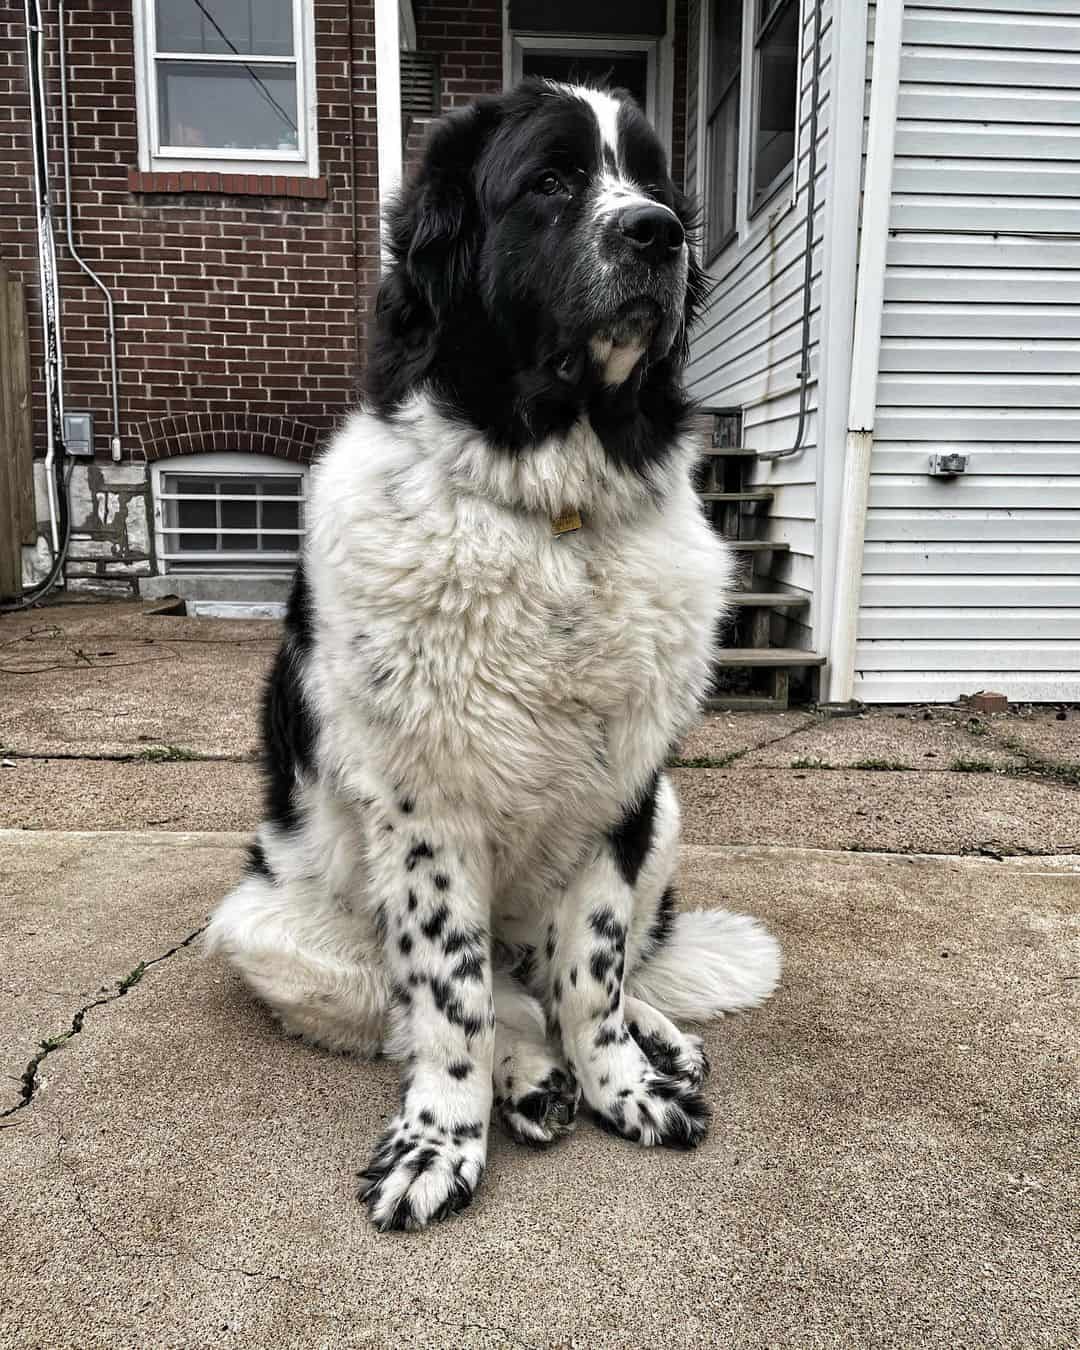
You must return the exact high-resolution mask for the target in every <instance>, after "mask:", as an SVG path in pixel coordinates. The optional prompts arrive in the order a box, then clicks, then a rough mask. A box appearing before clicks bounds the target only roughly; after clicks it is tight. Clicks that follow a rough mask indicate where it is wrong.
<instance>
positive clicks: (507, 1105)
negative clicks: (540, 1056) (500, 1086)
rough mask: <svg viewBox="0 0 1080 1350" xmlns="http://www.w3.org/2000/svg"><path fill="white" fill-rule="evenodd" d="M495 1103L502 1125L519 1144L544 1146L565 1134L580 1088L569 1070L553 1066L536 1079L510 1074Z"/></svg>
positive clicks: (568, 1128)
mask: <svg viewBox="0 0 1080 1350" xmlns="http://www.w3.org/2000/svg"><path fill="white" fill-rule="evenodd" d="M504 1087H505V1089H506V1090H505V1094H500V1093H499V1092H498V1091H497V1092H496V1095H495V1106H496V1109H497V1110H498V1112H499V1119H500V1120H501V1121H502V1125H503V1129H505V1130H506V1132H507V1134H509V1135H510V1137H511V1139H514V1140H515V1141H516V1142H517V1143H519V1144H527V1145H528V1146H529V1147H530V1148H547V1147H548V1146H549V1145H550V1144H553V1143H554V1142H555V1140H556V1139H558V1138H559V1137H560V1136H561V1135H564V1134H569V1133H570V1131H571V1130H572V1129H573V1128H574V1122H575V1120H576V1119H577V1109H578V1102H579V1101H580V1100H581V1089H580V1088H579V1087H578V1085H577V1081H576V1080H575V1079H574V1077H573V1075H572V1074H569V1073H567V1072H565V1071H564V1070H562V1069H559V1068H553V1069H551V1071H550V1072H549V1073H548V1074H546V1075H545V1077H544V1078H543V1079H542V1080H541V1081H540V1082H537V1083H532V1082H521V1081H520V1080H518V1079H515V1078H510V1079H508V1080H507V1082H506V1083H505V1084H504Z"/></svg>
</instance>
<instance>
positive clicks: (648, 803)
mask: <svg viewBox="0 0 1080 1350" xmlns="http://www.w3.org/2000/svg"><path fill="white" fill-rule="evenodd" d="M659 782H660V775H659V773H654V774H653V776H652V779H651V780H650V781H649V783H648V785H647V786H646V788H645V790H644V792H643V793H642V795H641V797H640V799H639V800H638V801H636V802H634V803H633V805H631V806H628V807H627V808H626V810H625V812H624V813H623V818H622V820H620V821H619V823H618V825H616V827H615V828H614V829H613V830H612V831H610V833H609V834H608V840H609V841H610V843H611V851H612V853H614V855H615V862H616V865H617V866H618V868H619V871H620V873H621V874H622V878H623V880H624V881H625V882H626V884H627V885H628V886H633V885H634V883H635V882H636V881H637V879H638V873H639V872H640V871H641V868H642V865H643V864H644V862H645V859H646V857H647V856H648V852H649V849H650V848H651V846H652V837H653V824H654V821H655V817H656V791H657V787H658V785H659Z"/></svg>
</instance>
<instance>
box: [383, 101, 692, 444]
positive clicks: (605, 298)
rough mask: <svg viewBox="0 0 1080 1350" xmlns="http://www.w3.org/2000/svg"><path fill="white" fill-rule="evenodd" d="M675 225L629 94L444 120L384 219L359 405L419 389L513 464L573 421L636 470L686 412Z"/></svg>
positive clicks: (686, 302)
mask: <svg viewBox="0 0 1080 1350" xmlns="http://www.w3.org/2000/svg"><path fill="white" fill-rule="evenodd" d="M690 226H691V219H690V212H689V208H688V205H687V202H686V200H685V198H684V197H683V196H682V194H681V193H680V192H679V191H678V190H677V189H676V188H675V187H674V185H673V184H672V181H671V178H670V176H669V174H668V169H667V163H666V160H665V156H664V152H663V149H662V148H661V146H660V143H659V141H658V140H657V137H656V134H655V133H654V132H653V130H652V128H651V127H650V126H649V124H648V122H647V121H646V119H645V117H644V116H643V115H642V113H641V112H640V110H639V109H638V107H637V105H636V104H635V103H634V102H633V100H632V99H631V98H630V96H629V95H627V94H623V93H621V92H620V91H614V92H607V91H600V90H593V89H585V88H578V87H576V86H575V87H571V86H564V85H555V84H551V83H548V82H544V81H530V82H528V83H526V84H524V85H521V86H520V87H519V88H517V89H516V90H514V91H512V92H511V93H508V94H505V95H503V96H501V97H497V98H491V99H485V100H482V101H481V102H479V103H477V104H474V105H473V106H472V107H470V108H467V109H464V110H462V111H461V112H457V113H454V114H452V115H451V116H449V117H447V118H445V119H444V120H443V121H442V122H440V123H438V124H437V126H436V127H435V128H434V131H433V133H432V135H431V138H430V140H429V142H428V146H427V151H426V154H425V156H424V160H423V163H422V164H421V166H420V170H419V172H418V174H417V175H416V176H415V178H414V179H413V181H412V182H411V183H410V185H409V186H408V187H407V188H406V189H405V192H404V194H403V196H402V198H401V200H400V202H399V203H398V204H397V206H396V207H395V208H394V209H393V210H392V212H391V214H390V220H389V242H390V249H391V253H392V257H393V267H392V270H391V271H390V273H389V275H388V276H387V278H386V279H385V280H384V282H383V285H382V287H381V289H380V292H379V298H378V303H377V306H376V333H375V338H374V342H373V344H372V351H371V358H370V361H369V368H368V395H369V397H370V399H371V401H372V403H373V404H374V406H375V407H376V408H377V409H378V410H379V411H382V412H389V411H390V410H392V409H393V408H394V407H396V406H397V405H398V404H400V403H401V401H402V400H403V399H404V398H405V397H406V396H407V395H408V394H409V393H411V392H412V391H414V390H415V389H417V388H419V387H421V386H426V387H428V388H429V389H430V391H431V393H432V394H433V395H434V396H435V397H436V398H437V399H439V400H440V402H442V403H443V404H444V405H445V406H447V408H448V409H449V410H451V411H452V412H453V413H454V414H455V415H456V416H459V417H464V418H465V419H467V420H468V421H469V422H471V423H472V424H473V425H475V426H476V427H478V428H479V429H480V430H481V431H483V432H484V433H485V434H486V435H487V436H488V438H489V439H490V441H491V443H492V445H494V446H498V447H500V448H503V449H506V450H508V451H511V452H515V453H516V452H521V451H524V450H527V448H528V447H529V446H530V445H535V444H537V443H539V442H540V441H542V440H544V439H545V438H547V437H548V436H550V435H552V434H558V433H560V432H564V431H566V430H568V429H569V427H570V426H571V425H573V423H574V422H575V421H577V420H578V419H579V418H580V417H581V416H582V415H583V414H587V415H588V416H589V418H590V419H591V421H592V424H593V426H594V427H595V429H596V431H597V432H598V434H599V435H600V437H601V440H602V441H603V443H604V445H605V448H606V449H607V450H608V452H609V454H610V455H611V456H612V457H613V458H616V459H618V460H620V461H621V462H624V463H627V464H629V465H631V466H632V467H637V468H641V467H644V465H645V464H647V463H649V462H651V461H652V460H654V459H655V458H656V457H658V456H659V455H662V454H663V453H664V452H665V451H666V449H667V448H668V446H669V445H670V442H671V440H672V437H673V436H674V433H675V431H676V430H677V429H678V425H679V423H680V421H681V419H682V417H683V415H684V413H685V409H686V404H685V400H684V399H683V396H682V392H681V386H680V382H679V375H680V371H681V367H682V363H683V361H684V359H685V355H686V340H687V332H688V329H689V327H690V324H691V322H692V319H693V317H694V312H695V309H696V307H697V305H698V304H699V303H700V301H701V299H702V295H703V290H704V286H703V278H702V274H701V271H700V269H699V267H698V265H697V262H696V261H695V259H694V256H693V253H692V250H691V249H690V247H689V242H688V239H687V235H688V232H689V229H690Z"/></svg>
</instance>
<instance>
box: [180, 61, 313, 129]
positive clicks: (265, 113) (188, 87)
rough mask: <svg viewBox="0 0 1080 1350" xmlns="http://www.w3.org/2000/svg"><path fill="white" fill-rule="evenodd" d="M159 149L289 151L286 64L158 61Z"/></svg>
mask: <svg viewBox="0 0 1080 1350" xmlns="http://www.w3.org/2000/svg"><path fill="white" fill-rule="evenodd" d="M158 127H159V133H160V138H161V144H162V145H168V146H187V147H206V146H212V147H214V148H215V149H222V150H233V149H242V150H289V151H294V150H296V149H297V146H298V145H299V130H298V127H297V121H296V71H295V69H294V68H293V67H292V66H291V65H290V66H266V65H256V64H254V63H252V64H246V63H245V64H243V65H241V64H239V63H235V64H234V63H232V62H229V63H225V62H213V63H210V62H194V61H190V62H189V61H159V62H158Z"/></svg>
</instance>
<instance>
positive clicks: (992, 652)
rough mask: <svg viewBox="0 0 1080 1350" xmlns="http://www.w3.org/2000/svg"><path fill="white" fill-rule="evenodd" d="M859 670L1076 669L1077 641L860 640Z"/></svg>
mask: <svg viewBox="0 0 1080 1350" xmlns="http://www.w3.org/2000/svg"><path fill="white" fill-rule="evenodd" d="M855 665H856V667H857V668H858V669H859V670H862V671H870V670H875V671H901V670H937V671H958V670H970V671H979V672H980V673H981V672H985V671H997V670H1011V671H1054V672H1057V671H1069V672H1070V673H1071V672H1075V671H1080V642H1076V641H1073V642H1055V641H1051V642H1031V641H1023V642H995V641H988V642H980V641H977V640H970V641H967V642H925V641H921V640H919V639H917V638H916V639H911V640H910V641H907V642H860V643H859V644H858V645H857V647H856V650H855Z"/></svg>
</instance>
